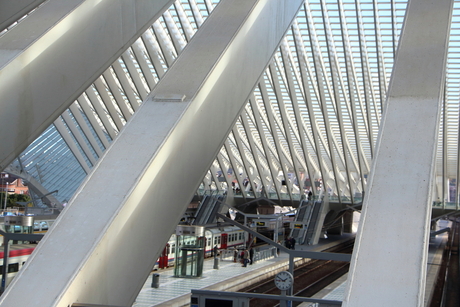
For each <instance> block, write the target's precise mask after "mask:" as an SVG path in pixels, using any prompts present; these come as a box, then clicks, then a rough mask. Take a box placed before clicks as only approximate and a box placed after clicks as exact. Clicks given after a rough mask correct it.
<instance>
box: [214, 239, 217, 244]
mask: <svg viewBox="0 0 460 307" xmlns="http://www.w3.org/2000/svg"><path fill="white" fill-rule="evenodd" d="M216 244H217V237H214V245H216Z"/></svg>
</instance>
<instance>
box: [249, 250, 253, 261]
mask: <svg viewBox="0 0 460 307" xmlns="http://www.w3.org/2000/svg"><path fill="white" fill-rule="evenodd" d="M253 261H254V249H253V248H252V247H251V248H250V249H249V264H252V263H253Z"/></svg>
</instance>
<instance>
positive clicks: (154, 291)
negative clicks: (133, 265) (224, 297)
mask: <svg viewBox="0 0 460 307" xmlns="http://www.w3.org/2000/svg"><path fill="white" fill-rule="evenodd" d="M353 236H354V235H353V234H344V235H342V236H340V237H334V236H331V237H330V238H329V239H321V240H320V243H319V244H318V245H315V246H308V245H297V246H296V250H305V251H321V250H324V249H327V248H328V247H330V246H333V245H335V244H337V243H339V242H341V241H346V240H348V239H350V238H351V237H353ZM446 236H447V234H442V235H438V236H437V237H436V238H434V239H432V240H431V241H430V246H429V261H428V270H427V285H426V288H427V289H426V300H427V299H428V298H429V296H430V294H431V288H432V286H433V283H434V281H435V278H436V275H437V271H438V268H439V264H440V261H441V254H442V250H443V242H445V239H446ZM296 260H297V261H302V260H301V259H300V258H299V259H297V258H296ZM288 263H289V255H288V254H287V253H284V252H281V253H280V255H279V256H278V257H276V258H269V259H266V260H261V261H258V262H255V263H254V264H253V265H248V266H247V267H242V266H241V264H240V263H234V262H227V261H222V262H220V264H219V269H214V268H213V266H214V261H213V259H208V260H205V262H204V268H203V277H201V278H196V279H195V278H194V279H192V278H177V277H174V269H173V268H169V269H165V270H160V271H156V272H152V274H159V275H160V283H159V287H158V288H152V274H151V275H150V276H149V278H148V279H147V281H146V282H145V284H144V286H143V288H142V290H141V291H140V293H139V295H138V297H137V299H136V301H135V303H134V304H133V307H153V306H162V307H180V306H190V296H191V290H192V289H201V290H215V291H230V292H233V291H237V290H238V289H240V288H242V287H244V286H246V285H249V284H250V283H253V282H255V281H257V280H258V279H264V278H267V277H270V276H274V275H275V274H276V273H277V272H279V271H282V270H287V269H288ZM346 279H347V275H344V276H343V277H341V278H339V279H338V280H337V281H335V282H334V283H332V284H331V285H330V286H328V287H327V288H325V289H324V290H322V291H320V292H319V293H317V294H316V295H315V296H313V298H322V299H328V300H343V296H344V293H345V285H346ZM425 305H426V304H425ZM301 306H302V307H313V306H315V304H310V303H302V304H301Z"/></svg>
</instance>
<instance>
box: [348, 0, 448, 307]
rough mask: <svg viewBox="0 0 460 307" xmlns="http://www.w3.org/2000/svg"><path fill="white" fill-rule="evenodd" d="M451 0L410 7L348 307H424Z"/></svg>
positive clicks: (353, 265)
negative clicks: (434, 174)
mask: <svg viewBox="0 0 460 307" xmlns="http://www.w3.org/2000/svg"><path fill="white" fill-rule="evenodd" d="M452 5H453V1H452V0H440V1H431V0H417V1H409V4H408V8H407V12H406V18H405V21H404V27H403V31H402V35H401V39H400V43H399V47H398V53H397V56H396V60H395V64H394V69H393V74H392V78H391V83H390V87H389V90H388V94H387V104H386V108H385V114H384V115H383V118H382V125H381V128H380V129H381V130H380V135H379V140H378V142H377V146H376V156H375V161H374V164H373V167H372V170H371V177H370V180H369V183H368V188H367V194H366V198H365V199H364V205H363V213H362V216H361V222H360V228H359V233H358V236H357V239H356V243H355V248H354V251H353V258H352V262H351V268H350V274H349V278H348V288H347V291H346V297H345V300H344V303H343V306H353V307H368V306H423V304H424V301H423V299H424V290H425V280H426V266H427V259H428V243H429V234H430V216H431V207H432V198H431V190H432V188H433V184H432V182H433V181H434V178H433V173H434V167H435V158H436V145H437V140H438V131H439V120H440V110H441V101H442V96H443V95H442V94H443V88H444V80H445V67H446V57H447V56H446V55H447V46H448V37H449V30H450V23H451V17H452Z"/></svg>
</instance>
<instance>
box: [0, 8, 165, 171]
mask: <svg viewBox="0 0 460 307" xmlns="http://www.w3.org/2000/svg"><path fill="white" fill-rule="evenodd" d="M11 2H14V1H11ZM172 3H173V1H172V0H157V1H146V0H137V1H113V0H49V1H47V2H46V3H45V4H43V6H42V7H40V9H38V10H37V11H35V12H34V13H33V14H31V15H30V16H29V17H27V18H26V19H25V20H24V21H22V22H21V23H20V24H18V25H17V26H16V27H14V28H13V29H12V30H10V31H8V32H7V33H6V34H5V35H3V36H1V37H0V109H1V110H2V112H0V123H1V129H0V139H1V140H2V146H1V147H0V169H3V168H4V167H5V166H7V165H8V164H10V163H11V162H12V161H13V160H14V158H16V157H17V156H18V155H19V154H20V153H21V152H22V151H23V150H24V149H25V148H26V147H27V146H28V145H29V144H30V143H31V142H32V141H33V140H34V139H35V138H37V137H38V136H39V135H40V134H41V133H42V132H43V131H44V130H45V129H46V128H47V127H48V126H49V125H50V124H52V123H53V121H54V120H55V119H56V118H57V117H58V116H59V115H60V114H61V113H62V112H64V110H65V109H67V108H68V107H69V106H70V104H71V103H73V102H74V101H75V99H77V98H78V96H79V95H80V94H81V93H82V92H83V91H84V90H85V89H86V88H87V87H88V86H89V85H90V84H91V83H92V82H93V81H94V80H95V79H96V78H97V77H98V76H100V75H101V74H102V73H103V72H104V71H105V70H106V69H107V68H108V67H109V65H110V64H112V63H113V62H114V61H115V59H117V58H118V57H119V56H120V54H121V53H122V52H123V51H124V50H126V49H127V48H128V47H129V46H130V45H131V44H132V43H133V42H134V41H135V40H136V39H137V38H138V37H139V36H140V35H141V34H142V32H144V31H145V30H146V29H147V27H148V26H150V25H151V24H152V23H153V21H154V20H155V19H156V18H157V17H158V16H159V15H160V14H161V13H162V12H163V11H165V10H166V9H167V8H168V7H169V6H170V5H171V4H172Z"/></svg>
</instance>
